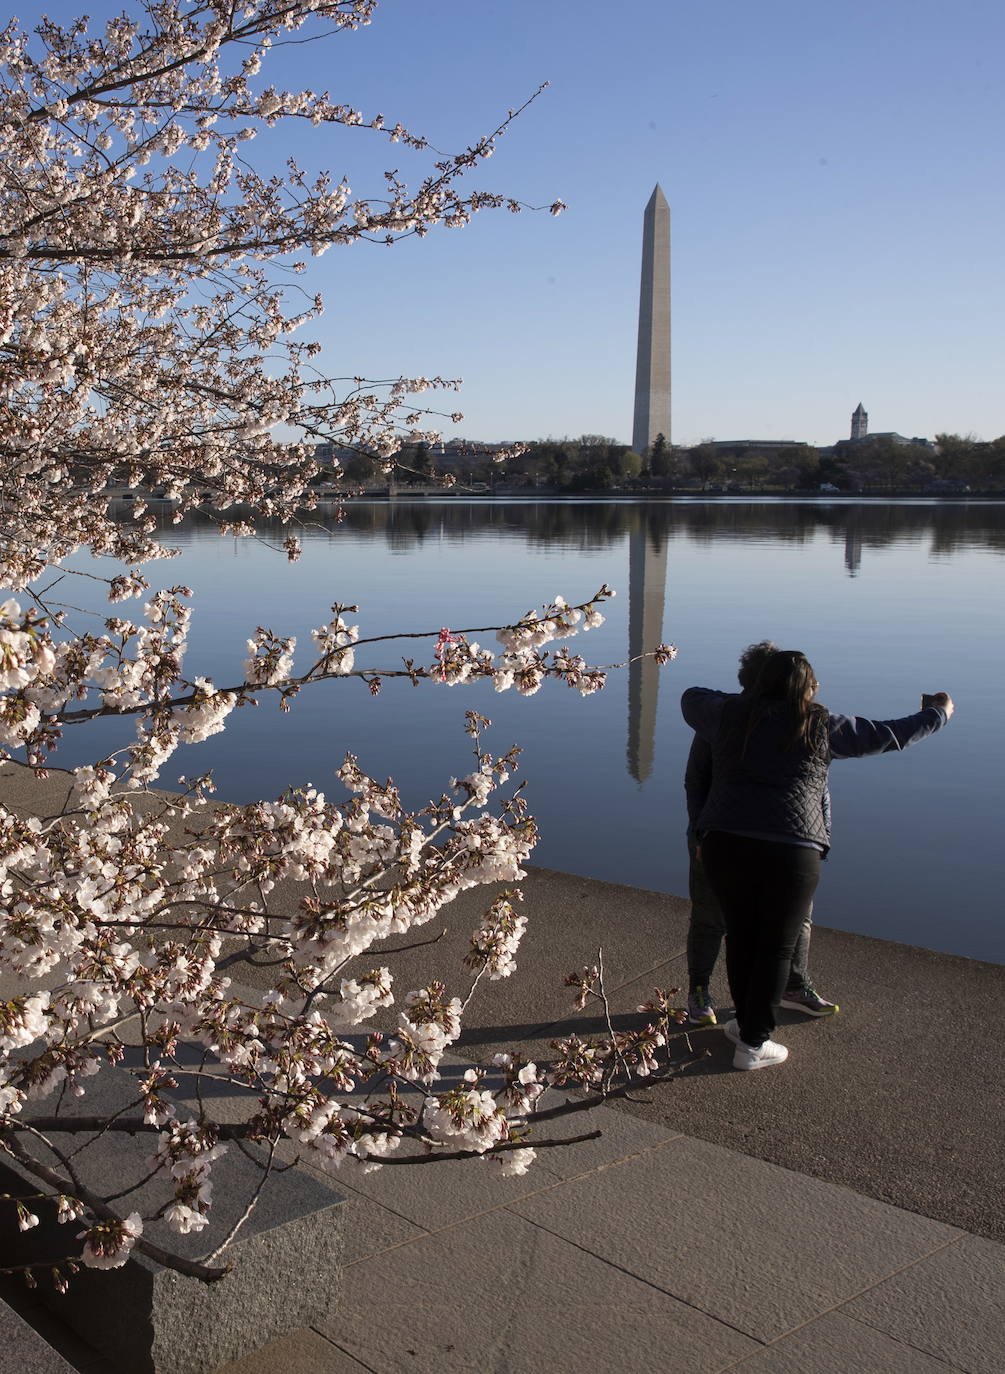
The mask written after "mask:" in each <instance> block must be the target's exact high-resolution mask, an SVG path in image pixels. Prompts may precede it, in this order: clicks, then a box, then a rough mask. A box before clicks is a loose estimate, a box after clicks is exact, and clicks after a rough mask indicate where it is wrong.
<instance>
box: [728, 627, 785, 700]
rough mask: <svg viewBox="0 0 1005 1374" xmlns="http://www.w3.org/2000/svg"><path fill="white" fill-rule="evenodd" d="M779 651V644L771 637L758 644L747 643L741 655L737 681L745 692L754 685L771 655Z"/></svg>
mask: <svg viewBox="0 0 1005 1374" xmlns="http://www.w3.org/2000/svg"><path fill="white" fill-rule="evenodd" d="M777 653H778V645H777V644H773V643H772V642H771V640H770V639H762V640H760V641H759V643H757V644H748V645H747V647H746V648H745V649H744V651H743V653H742V654H741V655H740V667H739V670H738V672H737V674H736V678H737V681H738V682H739V684H740V686H741V687H742V688H743V690H744V691H745V692H748V691H749V690H750V688H751V687H753V685H754V683H755V682H756V681H757V678H758V675H759V674H760V671H761V669H762V668H763V667H764V665H765V663H766V662H767V660H768V659H769V658H770V657H771V655H772V654H777Z"/></svg>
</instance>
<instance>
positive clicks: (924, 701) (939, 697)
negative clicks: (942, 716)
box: [921, 692, 956, 719]
mask: <svg viewBox="0 0 1005 1374" xmlns="http://www.w3.org/2000/svg"><path fill="white" fill-rule="evenodd" d="M928 706H941V707H942V709H943V711H945V713H946V718H947V719H948V718H949V717H950V716H951V715H952V714H953V712H954V711H955V710H956V707H955V706H954V705H953V699H952V697H951V696H950V695H949V693H948V692H922V694H921V709H922V710H923V711H924V710H925V708H926V707H928Z"/></svg>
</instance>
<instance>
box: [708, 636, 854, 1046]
mask: <svg viewBox="0 0 1005 1374" xmlns="http://www.w3.org/2000/svg"><path fill="white" fill-rule="evenodd" d="M777 652H778V645H777V644H773V643H772V642H771V640H770V639H762V640H761V641H760V643H758V644H749V645H748V646H747V648H746V649H744V651H743V653H742V654H741V655H740V666H739V670H738V671H737V674H736V676H737V680H738V682H739V684H740V691H741V692H745V691H748V690H749V689H750V688H751V687H753V685H754V683H755V682H756V681H757V676H758V674H759V673H760V671H761V669H762V667H763V666H764V664H765V663H766V662H767V660H768V659H769V658H770V657H771V655H772V654H774V653H777ZM711 786H712V748H711V745H709V744H706V742H705V741H704V740H703V739H702V738H701V736H700V735H695V737H694V739H693V740H692V742H691V750H690V752H689V754H688V756H687V766H686V767H685V769H684V796H685V799H686V801H687V852H688V874H687V885H688V896H689V898H690V900H691V917H690V920H689V922H688V928H687V982H688V994H687V1013H688V1020H689V1021H690V1022H691V1023H692V1024H695V1025H699V1026H714V1025H715V1024H716V1016H715V1008H714V1007H713V1005H712V998H711V994H710V992H709V986H710V984H711V981H712V971H713V969H714V968H715V965H716V962H717V961H718V958H719V950H720V949H721V948H722V938H723V936H724V935H725V933H726V921H725V918H724V916H723V914H722V907H721V906H720V905H719V901H718V898H717V897H716V895H715V893H714V892H713V891H712V887H711V884H710V883H709V881H708V878H707V877H706V876H705V870H704V868H703V867H702V863H701V859H700V857H699V855H698V817H699V816H700V815H701V811H702V807H703V806H704V805H705V802H706V801H707V799H708V793H709V789H710V787H711ZM822 801H823V807H824V824H825V826H826V828H827V830H828V833H829V832H830V792H829V790H825V791H824V795H823V799H822ZM812 916H813V911H812V907H811V909H810V911H809V912H808V913H807V916H806V920H805V921H804V923H803V925H802V927H801V928H800V931H799V935H798V936H797V938H796V947H795V949H794V950H793V953H792V964H791V967H790V969H789V976H788V980H787V982H786V984H785V995H784V996H783V998H782V1001H781V1005H782V1006H783V1007H789V1008H791V1009H792V1010H793V1011H801V1012H803V1013H805V1015H807V1016H833V1015H834V1014H835V1012H837V1011H839V1010H840V1008H839V1007H838V1004H837V1003H836V1002H831V1001H830V1000H829V999H828V998H826V997H821V995H820V993H819V992H817V990H816V988H815V987H814V986H813V982H812V980H811V978H810V970H809V957H810V932H811V930H812V926H813V920H812Z"/></svg>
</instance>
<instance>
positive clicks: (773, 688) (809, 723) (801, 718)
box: [744, 649, 827, 749]
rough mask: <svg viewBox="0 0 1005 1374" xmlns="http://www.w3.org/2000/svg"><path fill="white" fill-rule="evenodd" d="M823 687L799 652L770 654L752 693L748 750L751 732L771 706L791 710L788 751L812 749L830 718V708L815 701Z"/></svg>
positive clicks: (788, 650)
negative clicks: (781, 706)
mask: <svg viewBox="0 0 1005 1374" xmlns="http://www.w3.org/2000/svg"><path fill="white" fill-rule="evenodd" d="M819 686H820V684H819V683H818V682H817V677H816V673H814V671H813V667H812V665H811V663H810V661H809V659H808V658H807V657H806V655H805V654H802V653H800V652H799V650H798V649H778V650H776V652H775V653H773V654H769V655H768V657H767V658H766V659H765V660H764V663H763V664H762V665H761V671H760V672H759V673H758V675H757V679H756V681H755V682H754V684H753V686H752V687H751V688H750V689H749V693H748V694H749V696H750V699H751V709H750V714H749V715H748V717H747V730H746V737H745V739H744V749H746V743H747V740H748V739H749V738H750V733H751V731H752V730H753V728H754V726H755V725H756V723H757V721H758V720H759V719H760V717H761V716H762V715H763V714H764V712H765V710H766V709H767V707H768V705H769V704H773V703H778V702H780V703H782V704H783V705H784V706H785V707H786V708H787V710H788V714H789V716H790V718H791V721H792V731H791V734H790V735H789V738H788V740H787V741H786V747H787V748H789V749H797V748H799V747H800V746H802V747H804V748H808V747H809V746H810V745H811V744H812V743H813V742H814V738H815V736H816V733H817V731H818V730H819V729H820V727H821V724H822V722H823V721H824V720H826V718H827V711H826V708H825V707H823V706H821V705H820V704H819V702H817V701H815V700H814V698H815V696H816V694H817V688H818V687H819Z"/></svg>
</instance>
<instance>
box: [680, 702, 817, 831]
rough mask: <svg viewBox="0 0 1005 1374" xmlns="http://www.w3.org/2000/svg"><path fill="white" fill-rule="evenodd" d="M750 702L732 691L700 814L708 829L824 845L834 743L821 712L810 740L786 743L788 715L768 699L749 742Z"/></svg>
mask: <svg viewBox="0 0 1005 1374" xmlns="http://www.w3.org/2000/svg"><path fill="white" fill-rule="evenodd" d="M745 708H746V703H745V702H742V701H741V700H740V699H739V698H731V699H730V700H728V701H727V702H726V704H725V706H724V708H723V713H722V720H721V723H720V725H719V732H718V734H717V735H716V738H715V740H714V741H713V743H712V787H711V790H710V792H709V795H708V800H707V801H706V802H705V805H704V807H703V808H702V813H701V816H700V817H699V819H698V829H699V832H700V833H706V832H707V831H709V830H734V831H736V830H739V831H753V832H756V833H757V834H759V835H777V836H778V838H779V840H782V841H785V840H790V841H791V840H803V841H809V842H811V843H813V844H818V845H820V847H821V848H822V849H824V850H825V851H826V849H827V847H828V845H829V843H830V838H829V836H828V834H827V830H826V827H825V825H824V809H823V795H824V790H825V789H826V787H827V768H828V765H829V763H830V744H829V740H828V733H827V724H826V722H827V717H826V715H824V716H822V717H821V718H820V719H819V721H818V723H817V726H816V728H815V730H814V732H813V736H812V741H811V743H810V744H809V745H808V746H807V745H797V746H796V747H795V748H789V747H787V746H788V736H789V734H790V732H791V728H792V727H791V724H790V717H789V715H788V712H787V710H786V709H785V708H784V707H783V706H781V705H778V706H775V705H769V706H768V708H767V709H766V710H765V712H764V714H763V715H762V716H761V717H760V719H759V720H758V721H757V724H756V725H755V726H754V728H753V730H751V732H750V735H749V738H747V740H746V747H744V735H745V733H746V725H747V711H746V709H745Z"/></svg>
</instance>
